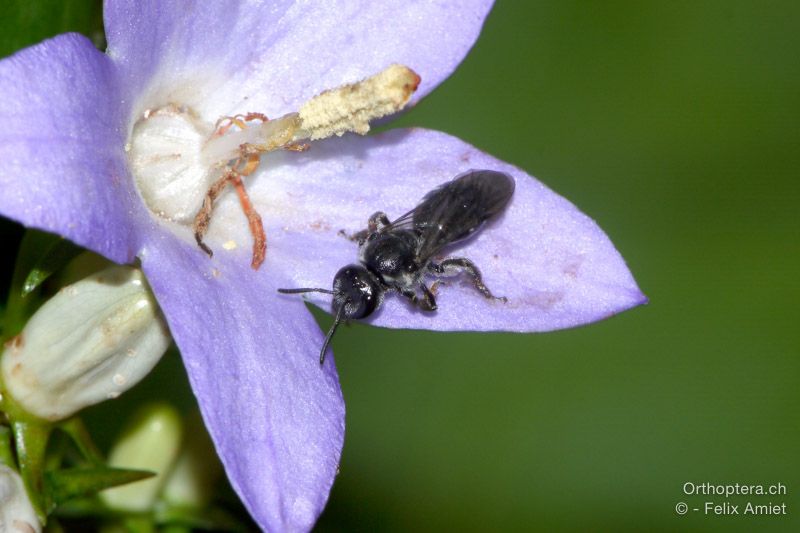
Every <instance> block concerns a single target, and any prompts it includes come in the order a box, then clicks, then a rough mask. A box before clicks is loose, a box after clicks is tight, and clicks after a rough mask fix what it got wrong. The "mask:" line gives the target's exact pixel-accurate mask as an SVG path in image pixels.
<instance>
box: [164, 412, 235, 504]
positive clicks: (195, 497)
mask: <svg viewBox="0 0 800 533" xmlns="http://www.w3.org/2000/svg"><path fill="white" fill-rule="evenodd" d="M185 423H186V431H185V432H184V433H185V434H184V439H183V442H182V444H181V449H180V453H179V454H178V458H177V459H176V461H175V465H174V466H173V467H172V470H171V471H170V474H169V476H168V477H167V479H166V482H165V483H164V488H163V490H162V492H161V497H162V498H163V500H164V501H166V502H167V503H169V504H170V505H174V506H176V507H188V508H194V509H202V508H204V507H205V506H206V505H207V504H208V502H209V501H211V498H212V497H213V496H214V494H215V493H216V491H217V489H218V488H219V478H220V477H221V476H222V473H223V470H222V463H220V462H219V459H218V458H217V452H216V450H215V449H214V444H213V443H212V442H211V437H209V435H208V432H206V428H205V426H204V425H203V419H202V418H201V417H200V412H199V411H197V412H195V413H193V414H192V415H190V416H189V417H188V418H187V420H186V422H185Z"/></svg>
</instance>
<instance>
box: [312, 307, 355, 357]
mask: <svg viewBox="0 0 800 533" xmlns="http://www.w3.org/2000/svg"><path fill="white" fill-rule="evenodd" d="M348 302H349V300H348V301H346V302H342V305H340V306H339V308H338V309H336V318H334V319H333V325H332V326H331V329H329V330H328V334H327V335H325V342H324V343H323V344H322V351H321V352H319V366H322V364H323V363H324V362H325V352H327V351H328V344H330V343H331V339H332V338H333V334H334V333H335V332H336V328H338V327H339V322H341V321H342V314H343V313H344V306H345V305H346V304H347V303H348Z"/></svg>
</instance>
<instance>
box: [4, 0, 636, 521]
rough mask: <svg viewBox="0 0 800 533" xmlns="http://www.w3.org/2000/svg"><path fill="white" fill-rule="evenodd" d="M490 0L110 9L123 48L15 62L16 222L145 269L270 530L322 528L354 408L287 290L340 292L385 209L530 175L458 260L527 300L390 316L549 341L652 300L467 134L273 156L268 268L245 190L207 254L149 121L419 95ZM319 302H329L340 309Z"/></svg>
mask: <svg viewBox="0 0 800 533" xmlns="http://www.w3.org/2000/svg"><path fill="white" fill-rule="evenodd" d="M490 5H491V2H490V1H486V0H472V1H468V2H437V3H433V2H427V1H418V2H416V1H406V2H403V3H398V4H397V5H396V6H395V4H393V3H392V4H389V3H383V2H353V1H348V2H324V3H308V4H307V3H300V2H293V1H283V2H274V1H271V2H266V1H265V2H261V1H253V2H241V3H232V2H205V3H199V2H198V3H195V2H156V1H154V0H153V1H141V0H140V1H132V0H131V1H111V0H109V1H108V2H107V3H106V6H105V27H106V34H107V38H108V43H109V47H108V52H107V54H102V53H100V52H98V51H97V50H95V49H94V48H93V46H92V45H91V43H90V42H89V41H88V40H87V39H85V38H83V37H81V36H78V35H62V36H59V37H56V38H54V39H52V40H49V41H46V42H44V43H42V44H40V45H38V46H35V47H32V48H29V49H27V50H24V51H22V52H20V53H18V54H16V55H15V56H13V57H11V58H9V59H6V60H5V61H3V62H2V63H0V87H2V99H1V100H0V122H2V124H3V129H2V133H0V137H2V141H0V186H1V187H2V191H3V192H2V195H0V212H2V213H3V214H4V215H5V216H8V217H10V218H13V219H16V220H18V221H20V222H22V223H24V224H26V225H29V226H33V227H38V228H43V229H45V230H48V231H52V232H56V233H59V234H62V235H64V236H66V237H68V238H69V239H71V240H73V241H75V242H77V243H79V244H80V245H82V246H85V247H87V248H89V249H92V250H95V251H97V252H99V253H101V254H103V255H105V256H107V257H109V258H110V259H112V260H114V261H117V262H120V263H129V262H131V261H133V260H134V258H135V257H139V258H140V259H141V262H142V268H143V269H144V271H145V273H146V275H147V277H148V280H149V282H150V284H151V286H152V288H153V290H154V292H155V294H156V297H157V299H158V301H159V303H160V305H161V307H162V309H163V311H164V314H165V316H166V318H167V320H168V322H169V326H170V329H171V331H172V334H173V337H174V338H175V341H176V342H177V344H178V346H179V347H180V350H181V353H182V354H183V358H184V362H185V364H186V368H187V371H188V374H189V378H190V380H191V384H192V387H193V389H194V392H195V394H196V395H197V398H198V401H199V403H200V407H201V410H202V412H203V416H204V419H205V422H206V425H207V426H208V428H209V431H210V433H211V435H212V437H213V439H214V442H215V444H216V447H217V451H218V452H219V455H220V457H221V459H222V462H223V464H224V465H225V468H226V471H227V473H228V476H229V478H230V480H231V483H232V484H233V487H234V488H235V490H236V491H237V492H238V494H239V495H240V496H241V498H242V500H243V501H244V503H245V505H246V506H247V508H248V509H249V510H250V512H251V513H252V515H253V517H254V518H255V519H256V520H257V521H258V523H259V524H260V525H261V526H262V527H264V528H266V529H269V530H273V531H277V530H297V529H308V528H310V527H311V526H312V525H313V523H314V521H315V520H316V518H317V516H318V515H319V513H320V512H321V511H322V509H323V507H324V505H325V502H326V500H327V497H328V492H329V490H330V487H331V484H332V483H333V479H334V477H335V474H336V469H337V465H338V461H339V455H340V451H341V447H342V442H343V436H344V404H343V400H342V394H341V390H340V388H339V381H338V377H337V374H336V369H335V366H334V364H333V359H332V358H331V357H329V359H328V361H327V362H326V363H325V365H324V367H323V368H320V366H319V363H318V355H319V348H320V346H321V343H322V340H323V336H324V335H323V333H322V332H320V331H319V328H318V327H317V325H316V323H315V322H314V320H313V319H312V317H311V315H310V314H309V313H308V312H307V311H306V310H305V308H304V306H303V303H302V301H301V299H300V298H298V297H294V298H292V297H288V296H282V295H278V294H277V292H276V290H277V288H279V287H305V286H318V287H327V286H329V284H330V282H331V279H332V277H333V274H334V273H335V272H336V271H337V270H338V269H339V268H340V267H341V266H343V265H345V264H347V263H352V262H354V261H355V259H356V244H355V243H351V242H350V241H347V240H346V239H344V238H342V237H341V236H339V235H337V232H338V231H339V230H340V229H344V230H346V231H348V232H353V231H357V230H359V229H363V227H364V226H365V224H366V220H367V218H368V216H369V215H370V214H371V213H372V212H374V211H376V210H378V209H380V210H383V211H386V212H387V213H388V214H389V216H390V217H392V216H394V217H396V216H398V215H400V214H402V213H403V212H405V211H406V210H408V209H409V208H411V207H413V206H414V205H415V204H416V203H417V202H418V201H419V199H420V198H421V197H422V196H423V195H424V194H425V193H426V192H427V191H429V190H431V189H432V188H434V187H435V186H436V185H438V184H440V183H442V182H444V181H447V180H449V179H451V178H452V177H454V176H455V175H457V174H459V173H461V172H463V171H465V170H468V169H471V168H487V169H493V170H499V171H503V172H506V173H508V174H510V175H511V176H513V177H514V179H515V181H516V192H515V194H514V197H513V199H512V202H511V205H510V206H509V208H508V209H507V211H506V213H505V214H504V215H503V216H502V217H501V219H500V220H498V221H496V222H495V223H494V224H492V225H490V226H489V227H487V228H486V229H484V230H483V231H482V232H481V233H480V234H479V235H478V236H477V238H475V239H472V240H470V241H469V242H468V243H467V244H466V245H464V246H463V247H462V249H460V250H459V255H461V254H463V255H465V256H468V257H469V258H470V259H472V260H473V261H474V262H475V263H476V264H477V265H479V266H480V267H481V268H482V270H483V272H484V277H485V281H486V284H487V285H488V286H489V287H490V288H491V290H492V291H493V292H494V293H495V294H499V295H505V296H506V297H508V300H509V301H508V302H507V303H506V304H500V303H499V302H492V301H488V300H486V299H484V298H482V297H480V296H477V295H476V293H475V292H474V290H473V289H472V288H470V287H468V286H466V285H465V286H461V285H459V284H450V285H448V286H446V287H443V288H442V290H440V292H439V295H438V298H437V299H438V303H439V311H438V312H436V313H435V314H430V313H423V312H418V311H416V310H414V309H412V308H411V307H410V306H409V305H408V304H407V303H406V302H404V301H402V299H401V298H398V297H389V298H387V301H386V302H385V304H384V306H383V308H382V310H381V311H380V312H379V313H377V314H376V315H375V316H374V317H373V318H372V319H371V323H373V324H375V325H378V326H386V327H404V328H407V327H412V328H430V329H439V330H507V331H547V330H552V329H558V328H566V327H571V326H576V325H579V324H585V323H588V322H592V321H595V320H600V319H602V318H606V317H608V316H611V315H613V314H615V313H617V312H620V311H622V310H625V309H628V308H630V307H633V306H636V305H639V304H641V303H643V302H644V301H645V297H644V296H643V295H642V293H641V292H640V291H639V289H638V288H637V286H636V283H635V282H634V280H633V278H632V277H631V275H630V273H629V272H628V269H627V268H626V266H625V264H624V262H623V260H622V258H621V257H620V256H619V254H618V253H617V251H616V250H615V249H614V247H613V245H612V244H611V242H610V241H609V240H608V238H607V237H606V236H605V234H603V232H602V231H601V230H600V229H599V228H598V227H597V226H596V225H595V224H594V222H593V221H592V220H590V219H589V218H588V217H586V216H585V215H583V214H582V213H580V212H579V211H578V210H577V209H576V208H575V207H574V206H573V205H571V204H570V203H569V202H568V201H566V200H564V199H563V198H561V197H559V196H558V195H556V194H555V193H553V192H552V191H550V190H549V189H547V188H546V187H545V186H544V185H542V184H540V183H539V182H537V181H536V180H535V179H533V178H531V177H530V176H528V175H527V174H526V173H525V172H523V171H521V170H519V169H517V168H515V167H513V166H511V165H509V164H507V163H503V162H502V161H498V160H497V159H494V158H493V157H491V156H489V155H487V154H484V153H482V152H480V151H478V150H476V149H475V148H473V147H471V146H469V145H467V144H465V143H464V142H462V141H460V140H458V139H456V138H453V137H450V136H448V135H446V134H444V133H439V132H435V131H427V130H421V129H410V130H396V131H390V132H388V133H383V134H380V135H375V136H372V137H367V138H362V137H358V136H356V135H352V134H350V135H346V136H344V137H342V138H334V139H328V140H324V141H320V142H314V143H312V144H311V147H310V149H309V150H308V151H307V152H304V153H295V152H287V151H280V152H272V153H269V154H266V155H264V156H262V157H261V164H260V166H259V168H258V171H257V172H256V173H255V174H254V175H252V176H249V177H248V178H247V180H246V182H247V187H248V191H249V194H250V198H251V199H252V201H253V203H254V205H255V207H256V209H257V210H258V211H259V212H260V214H261V216H262V217H263V220H264V226H265V229H266V234H267V241H268V251H267V256H266V261H265V263H264V264H263V266H262V267H261V269H260V270H257V271H255V270H252V269H251V268H250V249H249V244H248V243H250V242H251V239H252V237H251V235H250V233H249V231H248V225H247V221H246V219H245V217H244V215H243V214H242V211H241V209H240V208H239V205H238V200H237V198H236V194H234V193H233V192H232V191H230V192H228V193H226V194H224V195H223V196H221V197H220V199H219V202H218V205H217V207H216V210H215V212H214V216H213V217H212V220H211V225H210V228H209V232H208V234H207V236H206V242H207V243H208V244H209V245H210V246H211V248H213V249H214V251H215V252H216V253H215V255H214V257H213V258H212V259H209V257H208V256H207V255H205V254H204V253H203V252H202V251H201V250H200V249H199V248H198V247H197V245H196V244H195V243H194V241H193V239H192V235H191V227H190V225H191V224H190V223H189V224H187V223H186V221H185V220H182V219H181V217H180V216H177V215H175V216H173V217H172V218H173V220H172V221H170V220H167V219H166V218H165V217H163V216H160V215H159V214H158V213H156V211H159V208H154V207H153V206H154V204H153V203H146V202H144V201H143V200H142V197H141V196H140V194H139V192H138V191H137V185H136V183H137V180H139V181H142V180H147V179H150V178H148V177H143V174H145V173H144V172H143V171H142V170H141V168H140V167H137V164H136V163H135V162H133V161H132V160H131V157H132V156H130V147H131V143H133V144H135V143H136V142H137V139H135V138H132V136H134V133H133V132H134V129H135V125H136V124H137V121H140V120H142V117H144V116H146V115H147V113H146V111H147V110H158V109H165V108H168V107H169V106H172V107H174V108H175V109H181V110H182V111H181V113H183V114H184V116H185V117H192V120H196V121H197V122H198V123H201V124H203V125H204V126H203V127H206V128H208V127H211V128H213V125H214V123H215V121H216V120H217V119H219V118H220V117H222V116H228V115H233V114H236V113H246V112H251V111H253V112H260V113H264V114H266V115H267V116H269V117H270V118H274V117H280V116H282V115H285V114H286V113H290V112H293V111H297V110H298V108H299V107H300V106H301V105H302V104H303V103H304V102H307V101H308V100H309V99H310V98H311V97H313V96H315V95H317V94H319V93H321V92H322V91H325V90H328V89H332V88H335V87H337V86H339V85H341V84H343V83H349V82H354V81H357V80H359V79H362V78H365V77H367V76H370V75H373V74H376V73H377V72H379V71H381V70H383V69H384V68H386V67H387V66H389V65H390V64H392V63H400V64H404V65H407V66H409V67H410V68H412V69H413V70H414V71H416V72H417V73H418V74H419V75H420V77H421V80H422V81H421V84H420V85H419V89H418V90H417V92H416V94H415V95H414V99H418V98H420V97H422V96H423V95H425V94H426V93H428V92H429V91H430V90H432V89H433V88H434V87H435V86H436V85H437V84H438V83H440V82H441V81H442V80H443V79H444V78H446V77H447V76H448V75H449V74H450V73H451V72H452V71H453V69H454V68H455V67H456V65H457V64H458V63H459V62H460V61H461V59H462V58H463V56H464V55H465V54H466V52H467V51H468V50H469V48H470V47H471V46H472V44H473V42H474V41H475V39H476V37H477V35H478V32H479V31H480V27H481V24H482V23H483V19H484V17H485V16H486V14H487V11H488V9H489V7H490ZM412 102H413V100H412ZM201 129H202V128H201ZM137 135H138V134H137ZM139 140H140V139H139ZM176 142H177V141H176ZM180 142H189V143H191V142H193V141H192V140H191V139H189V140H188V141H187V140H186V139H182V140H180ZM126 150H127V151H126ZM154 164H157V162H156V163H154ZM151 170H152V168H151ZM153 172H157V171H153ZM156 183H157V186H154V185H153V184H152V182H151V184H150V185H151V186H152V187H155V188H156V189H157V192H158V191H161V190H162V189H163V190H164V191H166V192H165V198H166V200H165V201H166V202H167V203H168V204H169V203H170V202H180V198H182V196H181V194H179V193H180V191H178V193H174V194H173V192H170V190H169V184H166V183H165V184H158V182H156ZM140 185H141V183H140ZM207 186H208V185H207V184H203V183H201V184H199V185H197V187H198V188H199V190H201V191H204V190H206V188H207ZM191 187H192V185H191V183H190V187H189V188H190V189H191ZM184 207H185V206H181V207H180V208H176V212H177V211H180V210H181V209H183V208H184ZM309 299H310V300H312V301H314V302H315V303H317V304H318V305H320V306H322V307H323V308H325V309H329V305H330V304H329V300H328V298H326V297H324V296H322V295H311V296H310V298H309Z"/></svg>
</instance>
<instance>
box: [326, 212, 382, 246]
mask: <svg viewBox="0 0 800 533" xmlns="http://www.w3.org/2000/svg"><path fill="white" fill-rule="evenodd" d="M389 224H391V222H389V217H388V216H386V213H384V212H383V211H378V212H376V213H373V214H372V216H371V217H369V221H368V222H367V229H362V230H361V231H358V232H356V233H347V232H346V231H345V230H343V229H340V230H339V235H341V236H342V237H347V238H348V239H350V240H351V241H353V242H357V243H358V244H359V245H361V244H364V242H365V241H366V240H367V238H368V237H369V236H370V235H372V234H373V233H377V232H379V231H380V230H382V229H383V228H384V227H386V226H388V225H389Z"/></svg>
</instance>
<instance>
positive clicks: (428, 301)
mask: <svg viewBox="0 0 800 533" xmlns="http://www.w3.org/2000/svg"><path fill="white" fill-rule="evenodd" d="M420 287H421V288H422V293H423V297H422V299H420V298H419V296H417V293H416V292H415V291H414V290H412V289H396V290H397V292H399V293H400V294H402V295H403V296H405V297H406V298H408V299H409V300H411V303H412V304H414V305H416V306H417V307H419V308H420V309H422V310H423V311H436V309H437V306H436V298H435V297H434V296H433V293H432V292H431V291H430V289H428V287H426V286H425V284H424V283H420Z"/></svg>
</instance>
